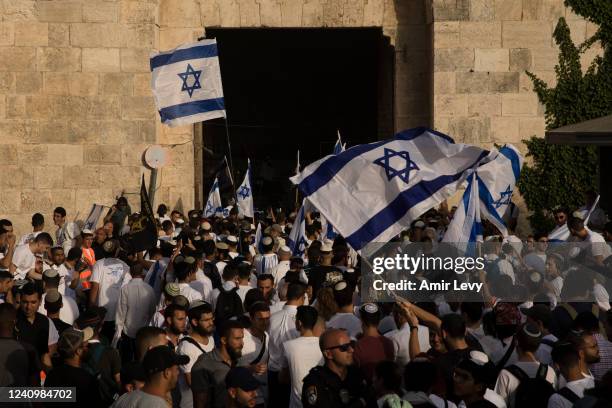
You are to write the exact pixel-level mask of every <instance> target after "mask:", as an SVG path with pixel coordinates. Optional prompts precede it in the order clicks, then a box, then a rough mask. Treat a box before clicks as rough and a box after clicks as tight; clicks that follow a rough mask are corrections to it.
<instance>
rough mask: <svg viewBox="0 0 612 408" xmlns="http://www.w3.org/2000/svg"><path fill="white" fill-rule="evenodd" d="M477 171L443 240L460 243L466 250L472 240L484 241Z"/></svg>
mask: <svg viewBox="0 0 612 408" xmlns="http://www.w3.org/2000/svg"><path fill="white" fill-rule="evenodd" d="M478 193H479V191H478V179H477V175H476V172H474V173H472V175H471V176H470V177H469V181H468V184H467V187H466V189H465V192H464V193H463V197H462V199H461V201H460V202H459V205H458V206H457V210H455V215H454V216H453V219H452V221H451V223H450V224H449V226H448V229H447V230H446V233H445V234H444V238H442V242H451V243H456V244H459V246H458V249H460V250H461V251H462V252H463V251H466V248H467V244H468V243H470V242H483V237H482V220H481V218H480V199H479V197H478V196H479V194H478Z"/></svg>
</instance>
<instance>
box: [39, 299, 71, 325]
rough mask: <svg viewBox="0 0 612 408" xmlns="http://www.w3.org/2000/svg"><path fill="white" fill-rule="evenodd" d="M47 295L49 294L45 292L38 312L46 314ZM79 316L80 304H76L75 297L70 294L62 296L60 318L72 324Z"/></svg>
mask: <svg viewBox="0 0 612 408" xmlns="http://www.w3.org/2000/svg"><path fill="white" fill-rule="evenodd" d="M45 296H47V294H46V293H43V294H42V298H41V300H40V306H39V307H38V313H40V314H42V315H45V316H46V315H47V309H45ZM78 317H79V306H78V305H77V304H76V302H75V301H74V299H72V298H70V297H68V296H62V308H61V309H60V311H59V318H60V320H61V321H63V322H64V323H68V324H69V325H71V326H72V325H73V324H74V321H75V320H76V319H77V318H78Z"/></svg>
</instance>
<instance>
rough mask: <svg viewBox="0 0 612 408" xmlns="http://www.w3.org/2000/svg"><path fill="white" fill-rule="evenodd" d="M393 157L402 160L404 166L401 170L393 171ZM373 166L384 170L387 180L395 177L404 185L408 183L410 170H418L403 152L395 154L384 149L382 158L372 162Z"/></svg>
mask: <svg viewBox="0 0 612 408" xmlns="http://www.w3.org/2000/svg"><path fill="white" fill-rule="evenodd" d="M393 157H399V158H401V159H403V160H404V162H405V165H404V166H403V168H400V169H395V168H394V167H392V166H391V159H392V158H393ZM374 164H377V165H379V166H381V167H382V168H384V169H385V174H386V175H387V180H389V181H391V180H392V179H393V177H396V176H397V177H399V178H400V179H401V180H402V181H403V182H404V183H408V180H409V178H410V170H420V169H419V166H417V165H416V163H415V162H413V161H412V160H410V155H409V154H408V152H407V151H405V150H402V151H399V152H396V151H395V150H393V149H389V148H385V154H384V156H383V157H379V158H378V159H376V160H374Z"/></svg>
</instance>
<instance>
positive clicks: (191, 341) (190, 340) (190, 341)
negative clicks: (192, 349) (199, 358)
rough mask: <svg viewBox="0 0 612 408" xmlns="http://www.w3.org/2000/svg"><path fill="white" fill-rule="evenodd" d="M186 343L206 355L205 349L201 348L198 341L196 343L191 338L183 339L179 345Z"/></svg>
mask: <svg viewBox="0 0 612 408" xmlns="http://www.w3.org/2000/svg"><path fill="white" fill-rule="evenodd" d="M184 341H186V342H187V343H189V344H192V345H194V346H196V347H197V348H198V349H199V350H200V351H201V352H202V353H206V352H205V351H204V349H203V348H202V347H201V346H200V343H198V342H197V341H195V340H194V339H192V338H191V337H189V336H186V337H183V338H182V339H180V340H179V344H181V343H182V342H184Z"/></svg>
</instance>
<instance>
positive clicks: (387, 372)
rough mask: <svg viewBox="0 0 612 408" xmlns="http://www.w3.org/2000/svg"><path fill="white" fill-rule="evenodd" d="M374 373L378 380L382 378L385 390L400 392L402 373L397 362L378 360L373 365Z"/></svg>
mask: <svg viewBox="0 0 612 408" xmlns="http://www.w3.org/2000/svg"><path fill="white" fill-rule="evenodd" d="M374 373H375V374H376V377H377V378H378V379H379V380H382V383H383V387H384V389H385V390H390V391H393V392H395V393H396V394H401V388H402V373H401V372H400V368H399V366H398V365H397V364H395V363H394V362H393V361H380V362H378V363H377V364H376V366H375V367H374Z"/></svg>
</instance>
